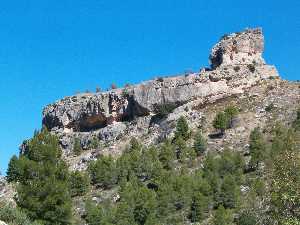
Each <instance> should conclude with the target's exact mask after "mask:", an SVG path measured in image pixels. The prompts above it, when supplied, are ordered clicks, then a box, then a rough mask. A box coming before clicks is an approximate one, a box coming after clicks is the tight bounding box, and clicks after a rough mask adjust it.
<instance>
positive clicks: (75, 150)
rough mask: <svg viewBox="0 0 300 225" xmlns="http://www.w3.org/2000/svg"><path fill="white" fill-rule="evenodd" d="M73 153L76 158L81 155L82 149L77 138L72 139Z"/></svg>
mask: <svg viewBox="0 0 300 225" xmlns="http://www.w3.org/2000/svg"><path fill="white" fill-rule="evenodd" d="M73 153H74V155H76V156H78V155H80V154H81V153H82V147H81V143H80V139H79V138H74V145H73Z"/></svg>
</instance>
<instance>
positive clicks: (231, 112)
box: [224, 106, 239, 128]
mask: <svg viewBox="0 0 300 225" xmlns="http://www.w3.org/2000/svg"><path fill="white" fill-rule="evenodd" d="M224 112H225V115H226V117H227V119H228V124H227V128H232V126H233V120H234V118H235V117H236V116H237V114H238V112H239V110H238V109H237V108H236V107H235V106H228V107H226V109H225V110H224Z"/></svg>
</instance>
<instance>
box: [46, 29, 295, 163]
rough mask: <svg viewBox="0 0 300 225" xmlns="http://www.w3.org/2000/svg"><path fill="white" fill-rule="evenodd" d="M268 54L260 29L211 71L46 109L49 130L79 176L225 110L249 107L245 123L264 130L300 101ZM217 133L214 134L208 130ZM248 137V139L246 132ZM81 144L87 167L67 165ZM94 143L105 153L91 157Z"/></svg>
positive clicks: (223, 53)
mask: <svg viewBox="0 0 300 225" xmlns="http://www.w3.org/2000/svg"><path fill="white" fill-rule="evenodd" d="M263 49H264V37H263V34H262V30H261V29H260V28H257V29H247V30H245V31H243V32H238V33H233V34H231V35H228V36H224V37H222V38H221V40H220V42H218V43H217V44H216V45H215V46H214V47H213V49H212V51H211V54H210V56H209V58H210V61H211V68H203V69H201V71H200V72H199V73H191V74H185V75H182V76H174V77H159V78H156V79H154V80H150V81H146V82H143V83H141V84H138V85H132V86H127V87H124V88H119V89H113V90H110V91H107V92H101V93H84V94H78V95H75V96H70V97H66V98H64V99H62V100H59V101H57V102H55V103H53V104H50V105H48V106H46V107H45V108H44V110H43V125H44V126H46V127H47V128H48V129H49V130H50V131H51V132H53V133H55V134H57V135H58V136H59V138H60V143H61V146H62V148H63V149H64V153H65V155H66V157H67V160H68V161H70V162H72V168H81V167H82V168H84V165H85V164H84V163H82V162H87V161H88V160H90V158H93V157H95V155H97V154H102V153H104V154H113V155H115V154H119V153H120V152H122V150H123V149H124V148H125V146H126V143H128V140H129V139H130V137H139V138H141V140H143V143H146V144H147V145H150V144H157V143H159V142H160V141H161V140H163V139H164V138H165V137H170V136H172V132H173V131H174V123H175V121H176V120H177V119H178V118H179V117H180V116H181V115H184V116H186V117H187V118H188V121H189V122H190V125H191V126H192V127H194V128H196V127H199V126H204V124H203V123H204V121H206V123H207V124H209V122H210V120H212V118H213V116H214V113H216V112H217V110H216V108H218V107H219V108H220V105H221V102H226V101H232V103H234V104H238V105H240V106H243V107H241V109H242V111H243V112H242V114H240V116H241V117H242V116H244V113H245V116H246V114H249V115H251V116H252V117H253V120H259V121H258V124H257V125H260V124H259V123H263V122H264V120H266V119H267V116H271V113H267V112H265V110H264V109H265V107H267V106H268V105H269V104H273V105H274V108H276V109H277V110H279V109H280V108H283V109H284V108H286V107H287V105H288V108H290V107H295V106H296V104H295V103H297V101H299V89H298V87H297V84H296V83H288V82H286V81H283V80H281V79H280V77H279V75H278V72H277V70H276V68H275V67H274V66H272V65H268V64H266V63H265V60H264V59H263V57H262V53H263ZM250 101H251V105H248V102H250ZM226 104H227V103H226ZM241 104H243V105H241ZM162 114H163V115H162ZM259 118H263V119H259ZM249 120H252V118H251V119H250V118H249ZM242 125H243V126H242ZM262 125H263V124H261V126H262ZM239 126H241V127H239ZM236 128H237V129H238V131H240V132H241V129H247V130H251V128H252V127H248V125H247V124H245V122H244V121H242V120H241V122H240V123H239V124H238V125H237V127H236ZM210 131H212V130H211V127H207V132H210ZM241 133H243V134H244V135H245V137H246V136H247V133H245V132H244V131H242V132H241ZM75 138H79V139H80V143H81V146H82V148H83V149H84V150H87V151H85V153H84V154H83V155H82V156H81V157H79V158H80V159H78V158H76V159H73V158H71V159H70V158H69V157H68V156H70V155H72V149H73V145H74V140H75ZM95 139H96V140H98V141H99V142H100V146H101V148H99V149H92V147H91V142H93V141H94V140H95ZM225 139H226V138H225ZM212 142H214V140H213V141H212ZM213 144H214V143H212V145H213ZM78 160H79V161H78ZM74 163H76V164H77V165H75V164H74Z"/></svg>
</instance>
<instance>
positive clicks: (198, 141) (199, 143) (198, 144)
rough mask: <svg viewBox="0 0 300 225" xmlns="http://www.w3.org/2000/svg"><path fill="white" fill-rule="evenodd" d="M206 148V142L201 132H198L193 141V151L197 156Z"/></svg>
mask: <svg viewBox="0 0 300 225" xmlns="http://www.w3.org/2000/svg"><path fill="white" fill-rule="evenodd" d="M206 148H207V142H206V140H205V138H204V137H203V135H202V132H201V131H200V130H199V131H198V132H197V134H196V137H195V140H194V150H195V152H196V154H197V155H198V156H200V155H202V154H203V153H204V152H205V151H206Z"/></svg>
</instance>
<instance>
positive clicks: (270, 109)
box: [265, 103, 275, 112]
mask: <svg viewBox="0 0 300 225" xmlns="http://www.w3.org/2000/svg"><path fill="white" fill-rule="evenodd" d="M274 108H275V107H274V104H273V103H271V104H269V105H267V106H266V108H265V110H266V112H271V111H272V110H273V109H274Z"/></svg>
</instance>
